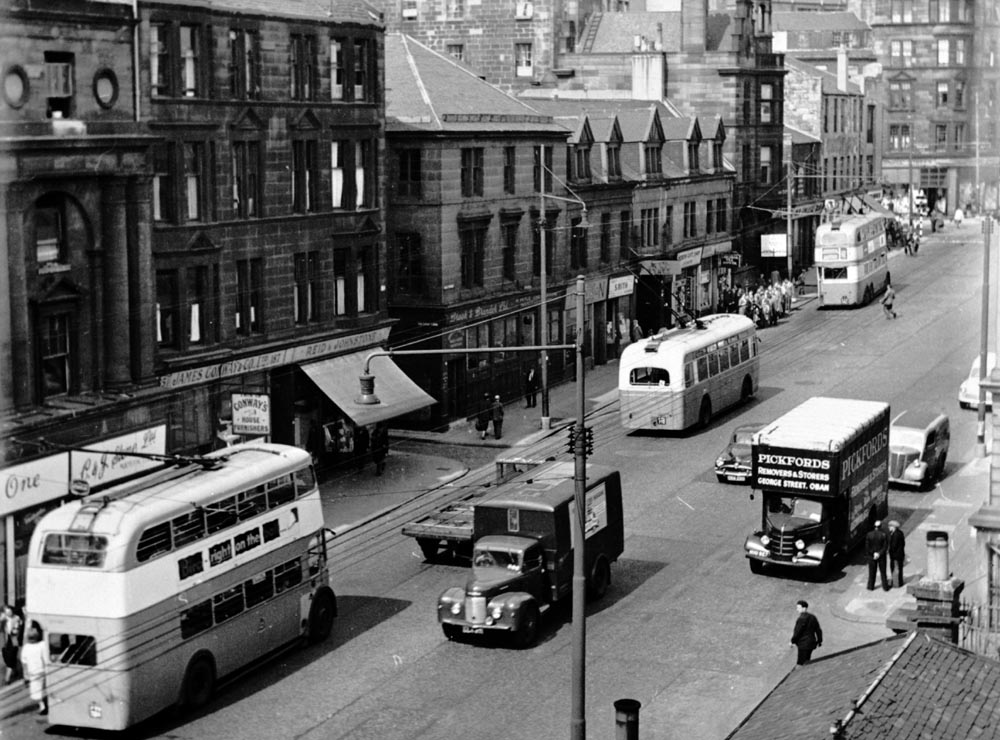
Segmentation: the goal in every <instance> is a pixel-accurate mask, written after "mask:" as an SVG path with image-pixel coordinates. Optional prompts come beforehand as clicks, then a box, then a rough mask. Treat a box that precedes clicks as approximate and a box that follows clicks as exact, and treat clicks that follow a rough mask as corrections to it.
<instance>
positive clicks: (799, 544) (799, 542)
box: [795, 540, 806, 550]
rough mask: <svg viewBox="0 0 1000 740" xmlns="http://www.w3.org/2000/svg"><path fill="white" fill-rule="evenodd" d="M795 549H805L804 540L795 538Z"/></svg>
mask: <svg viewBox="0 0 1000 740" xmlns="http://www.w3.org/2000/svg"><path fill="white" fill-rule="evenodd" d="M795 549H796V550H805V549H806V543H805V540H795Z"/></svg>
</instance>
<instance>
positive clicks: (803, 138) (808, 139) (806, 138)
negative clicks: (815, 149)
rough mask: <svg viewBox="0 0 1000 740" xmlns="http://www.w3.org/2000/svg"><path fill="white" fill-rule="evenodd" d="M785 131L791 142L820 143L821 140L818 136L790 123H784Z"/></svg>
mask: <svg viewBox="0 0 1000 740" xmlns="http://www.w3.org/2000/svg"><path fill="white" fill-rule="evenodd" d="M785 133H786V134H788V135H789V136H790V137H791V140H792V143H793V144H820V143H822V142H823V140H822V139H821V138H820V137H818V136H813V135H812V134H810V133H807V132H805V131H803V130H802V129H799V128H795V126H792V125H790V124H787V123H786V124H785Z"/></svg>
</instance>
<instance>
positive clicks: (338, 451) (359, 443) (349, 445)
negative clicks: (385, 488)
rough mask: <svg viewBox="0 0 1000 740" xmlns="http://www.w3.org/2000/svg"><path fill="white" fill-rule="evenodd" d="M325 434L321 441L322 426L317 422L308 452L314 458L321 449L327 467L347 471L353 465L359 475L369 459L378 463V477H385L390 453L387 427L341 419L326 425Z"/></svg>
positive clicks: (314, 425)
mask: <svg viewBox="0 0 1000 740" xmlns="http://www.w3.org/2000/svg"><path fill="white" fill-rule="evenodd" d="M322 435H323V439H322V441H319V427H318V425H317V424H315V423H314V424H313V430H312V432H311V433H310V438H309V441H308V443H307V447H306V449H308V450H309V451H310V452H312V453H313V456H314V458H316V457H318V454H319V451H320V450H322V452H323V461H324V462H325V463H326V465H324V467H330V465H331V463H332V465H334V466H336V467H345V468H347V467H349V466H350V465H353V466H354V469H355V470H357V471H359V472H360V471H362V470H364V468H365V465H367V463H368V461H369V460H370V461H371V462H373V463H375V475H382V472H383V471H384V470H385V458H386V457H387V456H388V454H389V430H388V429H387V428H386V425H385V424H383V423H377V424H371V425H366V424H357V425H355V424H351V423H350V422H349V421H347V420H343V419H341V420H339V421H336V422H333V423H331V424H327V425H325V426H324V427H323V432H322ZM314 437H315V438H314Z"/></svg>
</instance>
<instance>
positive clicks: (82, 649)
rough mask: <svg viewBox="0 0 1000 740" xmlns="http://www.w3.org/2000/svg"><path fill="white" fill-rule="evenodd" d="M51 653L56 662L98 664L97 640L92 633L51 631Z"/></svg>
mask: <svg viewBox="0 0 1000 740" xmlns="http://www.w3.org/2000/svg"><path fill="white" fill-rule="evenodd" d="M49 655H50V656H52V660H53V662H56V663H68V664H70V665H97V640H95V639H94V638H93V637H91V636H90V635H64V634H62V633H60V632H50V633H49Z"/></svg>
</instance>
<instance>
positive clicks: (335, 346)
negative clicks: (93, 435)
mask: <svg viewBox="0 0 1000 740" xmlns="http://www.w3.org/2000/svg"><path fill="white" fill-rule="evenodd" d="M388 338H389V329H388V328H385V329H373V330H371V331H366V332H361V333H360V334H351V335H350V336H346V337H335V338H332V339H325V340H323V341H322V342H313V343H311V344H303V345H299V346H297V347H287V348H285V349H279V350H274V351H272V352H265V353H263V354H259V355H251V356H250V357H241V358H239V359H236V360H230V361H229V362H222V363H218V364H215V365H204V366H202V367H194V368H191V369H190V370H181V371H180V372H176V373H168V374H167V375H161V376H160V387H161V388H181V387H184V386H187V385H197V384H198V383H207V382H210V381H213V380H219V379H220V378H230V377H232V376H234V375H243V374H244V373H252V372H259V371H262V370H270V369H272V368H275V367H282V366H284V365H294V364H296V363H299V362H309V361H310V360H318V359H320V358H322V357H326V356H327V355H336V354H345V353H347V352H357V351H359V350H362V349H364V348H365V347H373V348H375V349H377V348H378V347H379V346H381V345H382V344H383V343H384V342H385V341H386V339H388Z"/></svg>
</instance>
